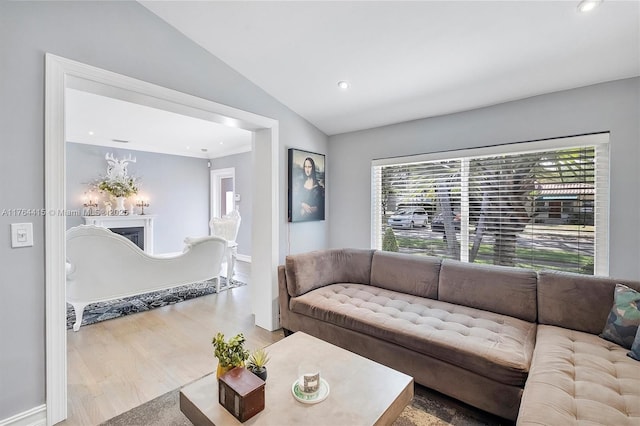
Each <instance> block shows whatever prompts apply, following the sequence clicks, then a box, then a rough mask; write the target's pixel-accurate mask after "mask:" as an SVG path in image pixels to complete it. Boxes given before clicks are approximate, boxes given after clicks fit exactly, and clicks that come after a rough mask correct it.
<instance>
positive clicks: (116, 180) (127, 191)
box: [96, 176, 138, 197]
mask: <svg viewBox="0 0 640 426" xmlns="http://www.w3.org/2000/svg"><path fill="white" fill-rule="evenodd" d="M96 186H97V187H98V189H100V190H101V191H105V192H107V193H109V194H110V195H112V196H114V197H130V196H131V195H133V194H137V193H138V185H137V184H136V179H135V178H134V177H131V176H115V177H105V178H103V179H101V180H99V181H98V183H97V185H96Z"/></svg>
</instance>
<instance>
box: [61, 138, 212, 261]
mask: <svg viewBox="0 0 640 426" xmlns="http://www.w3.org/2000/svg"><path fill="white" fill-rule="evenodd" d="M106 153H112V154H113V155H114V156H115V157H116V158H124V157H127V156H129V154H131V155H133V156H134V157H135V158H136V162H135V163H130V164H129V166H128V170H129V176H136V177H137V178H138V179H139V195H144V197H145V198H147V199H149V200H150V203H149V204H150V206H149V207H147V208H145V213H146V214H153V215H157V217H156V218H155V219H154V253H155V254H159V253H175V252H181V251H182V250H183V249H184V238H185V237H189V236H190V237H199V236H203V235H209V226H208V223H209V168H208V166H207V161H208V160H206V159H201V158H194V157H184V156H180V155H168V154H157V153H152V152H141V151H134V150H126V149H116V148H107V147H102V146H95V145H84V144H78V143H72V142H68V143H67V152H66V160H67V167H66V175H67V177H66V178H67V181H66V185H67V209H68V210H77V209H82V197H83V195H84V193H85V192H86V191H88V190H89V185H88V184H89V183H90V182H93V181H94V180H95V179H96V178H98V177H100V176H104V175H105V173H106V167H107V162H106V160H105V159H104V156H105V154H106ZM102 199H103V200H108V197H107V196H104V195H103V197H102ZM135 199H136V196H135V195H134V196H132V197H131V198H130V199H129V200H134V201H135ZM100 208H101V209H102V208H104V205H103V204H102V203H100ZM127 208H129V206H127ZM82 223H84V222H83V220H82V218H80V217H76V216H68V217H67V229H68V228H70V227H72V226H77V225H81V224H82Z"/></svg>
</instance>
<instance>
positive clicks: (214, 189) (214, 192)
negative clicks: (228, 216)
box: [209, 167, 236, 219]
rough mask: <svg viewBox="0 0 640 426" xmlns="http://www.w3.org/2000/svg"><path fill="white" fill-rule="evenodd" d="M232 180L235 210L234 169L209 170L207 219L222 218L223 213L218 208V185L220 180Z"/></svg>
mask: <svg viewBox="0 0 640 426" xmlns="http://www.w3.org/2000/svg"><path fill="white" fill-rule="evenodd" d="M226 178H232V179H233V203H234V208H235V196H236V168H235V167H229V168H226V169H213V170H211V214H210V216H209V219H213V218H214V217H222V216H223V215H224V213H223V212H222V208H221V206H220V196H221V194H220V184H221V182H222V179H226Z"/></svg>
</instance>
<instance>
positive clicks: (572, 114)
mask: <svg viewBox="0 0 640 426" xmlns="http://www.w3.org/2000/svg"><path fill="white" fill-rule="evenodd" d="M638 117H640V79H639V78H633V79H626V80H621V81H617V82H611V83H605V84H598V85H594V86H589V87H584V88H580V89H575V90H568V91H564V92H558V93H553V94H549V95H543V96H537V97H533V98H529V99H525V100H521V101H514V102H509V103H505V104H501V105H496V106H492V107H488V108H482V109H477V110H473V111H467V112H462V113H459V114H451V115H446V116H441V117H435V118H429V119H423V120H416V121H412V122H407V123H402V124H397V125H392V126H385V127H380V128H377V129H371V130H366V131H360V132H353V133H345V134H342V135H336V136H332V137H331V138H330V139H329V158H330V161H331V162H332V167H331V171H330V172H329V178H330V179H331V180H332V181H333V182H340V185H339V186H334V187H333V190H332V191H331V193H330V194H329V200H330V202H331V206H332V208H331V209H330V210H329V220H330V222H331V229H330V238H329V240H330V245H331V246H332V247H344V246H349V247H370V244H371V242H370V240H371V231H370V227H371V213H370V208H371V160H373V159H377V158H388V157H396V156H405V155H412V154H423V153H430V152H437V151H449V150H456V149H464V148H474V147H481V146H486V145H495V144H502V143H510V142H523V141H530V140H537V139H546V138H555V137H559V136H570V135H579V134H586V133H594V132H602V131H610V132H611V136H610V156H611V175H610V176H611V178H610V179H611V180H610V185H611V205H610V233H609V235H610V257H609V264H610V275H611V276H614V277H618V278H630V279H639V278H640V263H639V262H638V259H640V241H639V236H640V227H639V223H640V220H639V219H640V218H639V214H638V210H639V208H640V190H639V182H640V175H639V172H638V170H639V167H638V162H639V161H640V148H639V147H640V125H639V118H638Z"/></svg>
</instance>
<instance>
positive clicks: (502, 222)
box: [469, 156, 539, 266]
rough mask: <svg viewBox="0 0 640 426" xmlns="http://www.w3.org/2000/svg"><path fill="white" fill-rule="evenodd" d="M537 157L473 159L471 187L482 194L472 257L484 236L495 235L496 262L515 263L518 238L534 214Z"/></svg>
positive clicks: (494, 255)
mask: <svg viewBox="0 0 640 426" xmlns="http://www.w3.org/2000/svg"><path fill="white" fill-rule="evenodd" d="M538 163H539V160H538V159H533V160H530V161H526V162H525V161H523V160H522V158H520V157H518V156H504V157H493V158H488V159H478V160H473V161H472V164H471V170H473V171H474V172H475V173H474V176H472V178H471V179H470V182H469V187H470V191H471V190H475V192H479V193H481V194H482V205H481V208H480V218H479V220H478V224H477V225H476V235H475V239H474V243H473V247H472V249H471V253H470V258H469V261H470V262H473V261H474V260H475V258H476V256H477V254H478V250H479V248H480V243H481V242H482V237H483V235H484V233H485V231H486V232H487V233H490V234H492V235H493V237H494V244H493V263H494V265H505V266H515V259H516V239H517V236H518V234H519V233H521V232H522V231H523V230H524V228H525V227H526V226H527V224H528V223H529V222H531V219H532V218H533V216H534V210H535V199H534V197H533V195H532V194H533V191H534V190H535V176H534V173H533V171H534V168H535V167H536V165H537V164H538Z"/></svg>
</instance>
